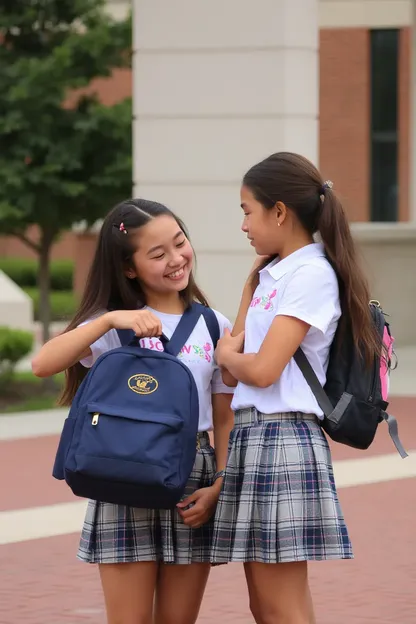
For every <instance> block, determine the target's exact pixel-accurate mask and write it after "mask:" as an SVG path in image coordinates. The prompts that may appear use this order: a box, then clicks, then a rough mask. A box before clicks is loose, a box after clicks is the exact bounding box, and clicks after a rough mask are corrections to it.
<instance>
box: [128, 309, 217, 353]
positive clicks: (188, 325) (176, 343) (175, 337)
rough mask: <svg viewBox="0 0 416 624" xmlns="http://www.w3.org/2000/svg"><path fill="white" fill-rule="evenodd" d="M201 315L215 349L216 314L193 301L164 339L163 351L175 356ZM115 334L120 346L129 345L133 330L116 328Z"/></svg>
mask: <svg viewBox="0 0 416 624" xmlns="http://www.w3.org/2000/svg"><path fill="white" fill-rule="evenodd" d="M201 316H203V317H204V319H205V322H206V324H207V327H208V331H209V333H210V335H211V338H212V342H213V345H214V349H215V347H216V346H217V342H218V340H219V339H220V326H219V323H218V319H217V315H216V314H215V312H214V311H213V310H212V309H211V308H207V306H204V305H202V304H200V303H194V304H193V305H192V306H190V307H189V308H188V309H187V310H185V312H184V313H183V315H182V318H181V320H180V321H179V323H178V326H177V327H176V329H175V331H174V332H173V334H172V337H171V339H170V340H166V342H165V341H164V342H165V345H164V346H165V351H166V352H167V353H170V354H171V355H175V356H176V355H178V353H179V351H180V350H181V349H182V347H183V345H184V344H185V343H186V341H187V340H188V338H189V336H190V335H191V334H192V331H193V330H194V328H195V326H196V324H197V323H198V321H199V319H200V317H201ZM117 335H118V337H119V339H120V343H121V346H122V347H125V346H127V345H129V344H130V343H131V342H132V341H133V340H134V337H135V335H134V332H133V331H132V330H131V329H118V330H117Z"/></svg>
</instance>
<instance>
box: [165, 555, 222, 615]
mask: <svg viewBox="0 0 416 624" xmlns="http://www.w3.org/2000/svg"><path fill="white" fill-rule="evenodd" d="M210 569H211V566H210V564H209V563H192V564H189V565H175V564H162V565H161V566H160V568H159V575H158V579H157V587H156V603H155V617H154V624H194V622H196V620H197V617H198V613H199V609H200V607H201V602H202V598H203V595H204V591H205V586H206V584H207V580H208V576H209V573H210Z"/></svg>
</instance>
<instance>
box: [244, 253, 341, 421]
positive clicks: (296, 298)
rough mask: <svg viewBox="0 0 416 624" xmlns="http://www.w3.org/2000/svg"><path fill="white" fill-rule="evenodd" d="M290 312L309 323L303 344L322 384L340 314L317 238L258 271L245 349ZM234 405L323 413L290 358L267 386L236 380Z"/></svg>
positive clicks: (333, 281) (257, 346) (254, 345)
mask: <svg viewBox="0 0 416 624" xmlns="http://www.w3.org/2000/svg"><path fill="white" fill-rule="evenodd" d="M278 315H284V316H293V317H294V318H298V319H300V320H301V321H304V322H305V323H308V324H309V325H310V326H311V327H310V329H309V331H308V333H307V334H306V336H305V339H304V341H303V342H302V345H301V347H302V349H303V351H304V352H305V355H306V356H307V358H308V360H309V362H310V363H311V365H312V367H313V369H314V371H315V373H316V375H317V376H318V379H319V380H320V382H321V383H322V384H324V383H325V381H326V370H327V367H328V359H329V349H330V346H331V343H332V340H333V338H334V334H335V331H336V328H337V325H338V320H339V318H340V316H341V307H340V301H339V291H338V280H337V277H336V274H335V271H334V269H333V268H332V267H331V265H330V264H329V262H328V260H327V259H326V257H325V253H324V248H323V246H322V245H321V244H319V243H314V244H311V245H307V246H306V247H302V249H299V250H298V251H295V252H294V253H292V254H291V255H290V256H287V257H286V258H284V259H283V260H278V259H277V260H274V261H273V262H271V263H270V264H269V265H268V266H267V267H266V268H264V269H263V270H262V271H261V272H260V279H259V286H258V287H257V289H256V291H255V293H254V295H253V299H252V301H251V304H250V308H249V310H248V313H247V318H246V325H245V332H246V333H245V344H244V352H245V353H258V351H259V349H260V347H261V345H262V343H263V340H264V338H265V337H266V334H267V332H268V330H269V329H270V326H271V324H272V322H273V320H274V318H275V317H276V316H278ZM232 407H233V409H234V410H237V409H241V408H244V407H255V408H257V410H258V411H259V412H262V413H264V414H274V413H279V412H303V413H308V414H316V415H317V416H319V417H322V416H323V413H322V410H321V409H320V407H319V406H318V404H317V402H316V399H315V397H314V396H313V394H312V391H311V390H310V388H309V386H308V384H307V383H306V381H305V379H304V377H303V375H302V373H301V371H300V369H299V368H298V366H297V364H296V362H295V361H294V360H293V358H292V359H291V360H290V362H289V363H288V364H287V366H286V368H285V369H284V370H283V372H282V375H281V376H280V379H278V380H277V381H276V382H275V383H274V384H272V385H271V386H269V387H268V388H255V387H254V386H248V385H246V384H243V383H240V382H239V383H238V385H237V387H236V389H235V392H234V398H233V402H232Z"/></svg>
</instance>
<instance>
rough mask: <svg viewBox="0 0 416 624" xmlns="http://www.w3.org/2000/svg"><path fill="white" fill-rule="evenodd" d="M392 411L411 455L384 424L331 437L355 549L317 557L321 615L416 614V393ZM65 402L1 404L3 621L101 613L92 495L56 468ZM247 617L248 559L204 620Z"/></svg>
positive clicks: (209, 598) (71, 620) (328, 621)
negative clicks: (88, 510) (345, 556)
mask: <svg viewBox="0 0 416 624" xmlns="http://www.w3.org/2000/svg"><path fill="white" fill-rule="evenodd" d="M391 407H392V412H394V413H395V414H396V416H397V417H398V420H399V423H400V430H401V436H402V438H403V443H404V444H405V446H406V448H407V449H408V450H410V451H412V452H411V455H410V457H409V458H408V459H406V460H401V459H400V457H399V456H398V455H396V454H395V452H394V447H393V446H392V444H391V442H390V439H389V437H388V435H387V428H386V427H384V426H381V427H380V432H379V434H378V436H377V439H376V441H375V443H374V445H373V446H372V447H371V449H370V450H369V451H368V452H366V453H363V452H360V451H355V450H353V449H349V448H347V447H343V446H340V445H338V446H334V447H333V455H334V460H335V463H334V465H335V472H336V479H337V483H338V487H339V492H340V498H341V504H342V506H343V509H344V513H345V515H346V519H347V522H348V525H349V528H350V532H351V537H352V540H353V544H354V548H355V554H356V559H355V560H354V561H336V562H325V563H316V564H312V565H311V566H310V571H311V583H312V589H313V594H314V599H315V603H316V610H317V621H318V623H319V624H367V623H368V624H372V623H376V622H377V624H390V623H391V624H393V623H394V624H397V623H400V624H415V622H416V615H415V614H416V591H415V587H416V538H415V532H414V525H415V517H416V490H415V486H416V480H415V477H416V417H415V415H416V414H415V412H416V398H408V397H404V398H395V399H393V401H392V405H391ZM64 417H65V411H62V410H57V411H54V412H51V413H48V414H37V415H36V414H26V415H10V416H0V453H1V458H2V465H3V470H2V471H0V492H1V493H2V496H1V499H0V557H1V562H2V565H1V567H0V624H17V623H18V622H19V623H20V622H25V624H103V623H104V621H105V614H104V607H103V600H102V596H101V591H100V586H99V582H98V576H97V570H96V568H95V567H94V566H88V565H85V564H82V563H79V562H78V561H77V560H76V559H75V552H76V549H77V542H78V535H79V529H80V526H81V523H82V520H83V513H84V508H85V503H84V502H83V501H80V500H79V499H76V498H74V497H73V496H72V494H71V492H70V491H69V489H68V488H67V487H66V485H65V484H63V483H61V482H58V481H55V480H54V479H52V477H51V469H52V463H53V459H54V454H55V451H56V446H57V442H58V433H59V431H60V429H61V426H62V422H63V419H64ZM214 620H220V621H221V622H222V623H224V624H226V623H229V624H237V623H238V624H246V623H247V624H248V623H252V622H253V620H252V618H251V616H250V613H249V610H248V604H247V595H246V589H245V584H244V575H243V570H242V567H241V566H240V565H237V564H230V565H228V566H223V567H221V568H215V569H213V571H212V574H211V577H210V581H209V584H208V588H207V592H206V596H205V599H204V604H203V607H202V611H201V614H200V617H199V620H198V621H199V622H201V623H203V622H206V623H208V622H213V621H214Z"/></svg>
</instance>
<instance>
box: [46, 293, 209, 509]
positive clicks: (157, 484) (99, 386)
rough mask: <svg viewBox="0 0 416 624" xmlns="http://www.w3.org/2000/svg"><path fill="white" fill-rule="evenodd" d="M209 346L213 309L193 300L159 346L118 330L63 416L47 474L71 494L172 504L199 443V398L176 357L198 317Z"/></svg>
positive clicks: (153, 506) (128, 502)
mask: <svg viewBox="0 0 416 624" xmlns="http://www.w3.org/2000/svg"><path fill="white" fill-rule="evenodd" d="M201 316H203V317H204V319H205V322H206V324H207V327H208V329H209V332H210V335H211V338H212V341H213V344H214V348H215V346H216V344H217V341H218V339H219V334H220V330H219V325H218V321H217V317H216V315H215V313H214V312H213V311H212V310H211V309H210V308H207V307H205V306H203V305H201V304H197V303H195V304H193V305H192V306H191V307H189V308H188V309H187V310H186V311H185V313H184V314H183V316H182V318H181V320H180V322H179V324H178V326H177V328H176V330H175V332H174V334H173V335H172V337H171V339H170V340H167V339H166V338H165V337H162V339H161V340H162V342H163V344H164V351H163V352H159V351H152V350H150V349H145V348H142V347H141V346H140V342H139V339H138V338H135V337H134V334H133V332H130V331H119V336H120V340H121V344H122V345H124V346H121V347H120V348H118V349H113V350H112V351H108V352H107V353H104V354H103V355H102V356H101V357H99V358H98V360H97V361H96V362H95V364H94V366H93V367H92V368H91V370H90V371H89V373H88V375H87V376H86V378H85V379H84V381H83V382H82V384H81V386H80V387H79V389H78V392H77V394H76V396H75V398H74V401H73V404H72V406H71V410H70V412H69V415H68V418H67V419H66V421H65V424H64V427H63V431H62V435H61V439H60V442H59V446H58V451H57V454H56V459H55V465H54V468H53V476H54V477H55V478H56V479H59V480H65V481H66V483H67V484H68V485H69V487H70V488H71V490H72V491H73V493H74V494H75V495H76V496H81V497H84V498H91V499H93V500H98V501H102V502H108V503H116V504H120V505H128V506H130V507H144V508H147V509H171V508H173V507H175V505H176V504H177V503H178V502H179V500H180V499H181V497H182V495H183V493H184V490H185V486H186V483H187V481H188V479H189V476H190V473H191V471H192V468H193V465H194V462H195V456H196V447H197V434H198V421H199V402H198V392H197V387H196V384H195V380H194V378H193V375H192V373H191V371H190V370H189V368H188V367H187V366H186V365H185V364H183V362H181V361H180V359H178V358H177V357H176V356H177V355H178V354H179V352H180V351H181V349H182V347H183V346H184V344H185V343H186V341H187V339H188V338H189V336H190V335H191V333H192V331H193V329H194V327H195V325H196V324H197V322H198V320H199V319H200V317H201Z"/></svg>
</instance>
